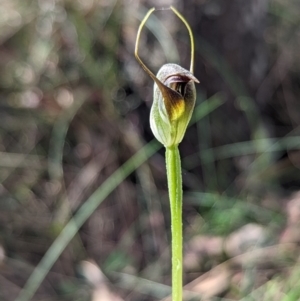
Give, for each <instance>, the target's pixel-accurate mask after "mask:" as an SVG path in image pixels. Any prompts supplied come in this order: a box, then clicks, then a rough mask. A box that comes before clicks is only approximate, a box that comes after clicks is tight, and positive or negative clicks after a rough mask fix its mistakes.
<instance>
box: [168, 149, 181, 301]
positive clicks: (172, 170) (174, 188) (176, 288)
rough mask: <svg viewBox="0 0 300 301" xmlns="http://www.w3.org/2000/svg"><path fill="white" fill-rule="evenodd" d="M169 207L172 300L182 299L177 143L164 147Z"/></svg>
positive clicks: (179, 167) (179, 178)
mask: <svg viewBox="0 0 300 301" xmlns="http://www.w3.org/2000/svg"><path fill="white" fill-rule="evenodd" d="M166 168H167V177H168V189H169V199H170V207H171V235H172V300H173V301H182V177H181V164H180V154H179V150H178V145H174V146H172V147H167V148H166Z"/></svg>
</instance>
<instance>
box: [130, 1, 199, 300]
mask: <svg viewBox="0 0 300 301" xmlns="http://www.w3.org/2000/svg"><path fill="white" fill-rule="evenodd" d="M170 9H171V10H172V11H173V12H174V13H175V14H176V15H177V16H178V17H179V18H180V19H181V21H182V22H183V23H184V24H185V26H186V28H187V29H188V32H189V36H190V40H191V65H190V70H189V71H188V70H186V69H184V68H182V67H181V66H179V65H177V64H165V65H163V66H162V67H161V68H160V70H159V71H158V73H157V75H156V76H155V75H154V74H153V73H152V72H151V70H149V68H148V67H147V66H146V65H145V64H144V63H143V61H142V60H141V59H140V57H139V55H138V47H139V40H140V35H141V31H142V28H143V26H144V25H145V23H146V21H147V19H148V18H149V16H150V15H151V13H152V12H153V11H155V8H152V9H150V10H149V11H148V13H147V14H146V16H145V17H144V19H143V20H142V21H141V24H140V27H139V29H138V32H137V38H136V44H135V52H134V54H135V57H136V59H137V61H138V62H139V63H140V65H141V66H142V68H143V69H144V70H145V72H146V73H147V74H148V75H149V76H150V77H151V78H152V79H153V80H154V91H153V92H154V93H153V104H152V107H151V112H150V127H151V130H152V132H153V135H154V136H155V138H156V139H157V140H158V141H159V142H161V143H162V144H163V145H164V146H165V148H166V167H167V178H168V189H169V198H170V207H171V234H172V235H171V236H172V243H171V245H172V248H171V249H172V300H173V301H182V274H183V273H182V272H183V268H182V178H181V165H180V154H179V150H178V144H179V143H180V142H181V141H182V139H183V137H184V134H185V131H186V128H187V126H188V123H189V121H190V119H191V116H192V113H193V110H194V106H195V102H196V89H195V83H199V81H198V79H197V78H195V76H194V74H193V67H194V39H193V33H192V30H191V28H190V26H189V24H188V22H187V21H186V20H185V18H184V17H183V16H182V15H181V14H180V13H179V12H178V11H177V10H176V9H175V8H174V7H172V6H171V7H170Z"/></svg>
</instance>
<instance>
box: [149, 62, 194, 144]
mask: <svg viewBox="0 0 300 301" xmlns="http://www.w3.org/2000/svg"><path fill="white" fill-rule="evenodd" d="M195 82H196V83H198V82H199V81H198V80H197V79H196V78H195V76H194V75H193V74H192V73H191V72H190V71H188V70H186V69H184V68H182V67H180V66H178V65H176V64H166V65H163V66H162V67H161V69H160V70H159V71H158V73H157V77H156V80H155V84H154V99H153V104H152V107H151V112H150V127H151V130H152V132H153V134H154V136H155V138H156V139H157V140H158V141H159V142H161V143H162V144H163V145H164V146H165V147H171V146H174V145H178V144H179V143H180V142H181V140H182V139H183V136H184V134H185V131H186V128H187V126H188V123H189V121H190V119H191V115H192V112H193V109H194V106H195V101H196V90H195V84H194V83H195Z"/></svg>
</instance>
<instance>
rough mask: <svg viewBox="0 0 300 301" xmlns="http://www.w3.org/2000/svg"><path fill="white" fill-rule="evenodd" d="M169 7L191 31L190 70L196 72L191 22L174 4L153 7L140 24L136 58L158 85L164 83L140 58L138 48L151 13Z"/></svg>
mask: <svg viewBox="0 0 300 301" xmlns="http://www.w3.org/2000/svg"><path fill="white" fill-rule="evenodd" d="M169 9H171V10H172V11H173V12H174V13H175V15H177V17H178V18H179V19H180V20H181V21H182V22H183V23H184V25H185V26H186V28H187V30H188V32H189V36H190V40H191V66H190V71H191V73H194V52H195V51H194V48H195V46H194V36H193V32H192V29H191V27H190V25H189V23H188V22H187V20H186V19H185V18H184V17H183V15H182V14H181V13H180V12H179V11H178V10H177V9H176V8H175V7H173V6H170V7H169V8H159V9H156V8H155V7H153V8H151V9H150V10H149V11H148V13H147V14H146V15H145V17H144V19H143V20H142V22H141V24H140V26H139V29H138V32H137V36H136V42H135V50H134V55H135V57H136V59H137V60H138V62H139V63H140V64H141V66H142V68H143V69H144V70H145V71H146V72H147V73H148V74H149V75H150V76H151V78H152V79H153V80H154V81H155V82H156V84H157V85H158V86H160V85H162V83H161V82H160V80H158V79H157V77H156V76H155V75H154V74H153V73H152V72H151V71H150V69H149V68H148V67H147V66H146V65H145V64H144V63H143V61H142V60H141V59H140V57H139V55H138V48H139V42H140V36H141V32H142V29H143V27H144V25H145V23H146V22H147V20H148V18H149V17H150V15H151V14H152V13H153V12H154V11H155V10H156V11H158V10H169Z"/></svg>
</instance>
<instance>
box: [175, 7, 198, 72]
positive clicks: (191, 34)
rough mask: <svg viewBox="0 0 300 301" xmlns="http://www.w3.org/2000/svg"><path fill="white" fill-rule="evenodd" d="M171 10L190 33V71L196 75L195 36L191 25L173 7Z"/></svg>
mask: <svg viewBox="0 0 300 301" xmlns="http://www.w3.org/2000/svg"><path fill="white" fill-rule="evenodd" d="M170 8H171V9H172V11H173V12H174V13H175V14H176V15H177V17H178V18H179V19H180V20H181V21H182V22H183V23H184V25H185V26H186V28H187V30H188V32H189V36H190V40H191V67H190V71H191V73H194V52H195V51H194V48H195V46H194V36H193V32H192V29H191V27H190V25H189V23H188V22H187V20H186V19H185V18H184V16H183V15H182V14H181V13H180V12H179V11H178V10H177V9H176V8H175V7H173V6H170Z"/></svg>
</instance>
